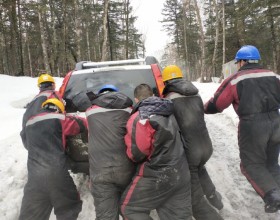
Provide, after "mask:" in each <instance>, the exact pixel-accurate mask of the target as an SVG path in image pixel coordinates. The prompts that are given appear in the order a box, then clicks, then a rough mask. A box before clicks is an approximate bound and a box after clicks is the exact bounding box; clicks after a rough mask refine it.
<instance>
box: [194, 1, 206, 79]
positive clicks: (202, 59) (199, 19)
mask: <svg viewBox="0 0 280 220" xmlns="http://www.w3.org/2000/svg"><path fill="white" fill-rule="evenodd" d="M194 6H195V11H196V16H197V20H198V25H199V32H200V43H201V70H200V71H201V74H200V76H201V82H204V77H205V36H204V31H203V25H202V20H201V16H200V9H199V7H198V4H197V0H194Z"/></svg>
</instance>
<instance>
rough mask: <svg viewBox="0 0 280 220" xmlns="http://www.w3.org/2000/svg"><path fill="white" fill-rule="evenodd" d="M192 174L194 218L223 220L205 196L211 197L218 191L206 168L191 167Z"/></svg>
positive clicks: (199, 219)
mask: <svg viewBox="0 0 280 220" xmlns="http://www.w3.org/2000/svg"><path fill="white" fill-rule="evenodd" d="M190 172H191V195H192V211H193V217H194V218H195V219H196V220H222V219H223V218H222V217H221V216H220V214H219V213H218V212H217V211H216V210H215V208H213V207H212V206H211V205H210V204H209V203H208V201H207V200H206V198H205V196H204V195H207V196H210V195H211V194H212V193H214V192H215V191H216V189H215V186H214V184H213V182H212V180H211V178H210V176H209V175H208V172H207V170H206V168H205V167H204V166H202V167H201V168H197V167H190Z"/></svg>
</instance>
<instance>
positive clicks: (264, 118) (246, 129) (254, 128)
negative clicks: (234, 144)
mask: <svg viewBox="0 0 280 220" xmlns="http://www.w3.org/2000/svg"><path fill="white" fill-rule="evenodd" d="M238 141H239V148H240V159H241V171H242V173H243V174H244V175H245V176H246V178H247V179H248V181H249V182H250V183H251V185H252V186H253V188H254V189H255V191H256V192H257V193H258V194H259V195H260V196H261V197H262V198H263V197H264V196H265V194H266V193H267V192H268V191H270V190H272V189H279V186H280V167H279V164H278V157H279V149H280V115H279V113H278V111H275V112H269V113H262V114H256V115H249V116H246V117H241V119H240V123H239V138H238Z"/></svg>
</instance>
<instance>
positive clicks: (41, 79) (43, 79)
mask: <svg viewBox="0 0 280 220" xmlns="http://www.w3.org/2000/svg"><path fill="white" fill-rule="evenodd" d="M45 82H51V83H55V82H54V78H53V77H52V76H51V75H50V74H47V73H44V74H42V75H41V76H39V78H38V87H40V84H41V83H45Z"/></svg>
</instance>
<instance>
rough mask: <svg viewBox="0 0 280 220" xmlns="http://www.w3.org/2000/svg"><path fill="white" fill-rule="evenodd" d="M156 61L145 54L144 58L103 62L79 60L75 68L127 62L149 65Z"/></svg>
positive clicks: (119, 64) (115, 64)
mask: <svg viewBox="0 0 280 220" xmlns="http://www.w3.org/2000/svg"><path fill="white" fill-rule="evenodd" d="M155 63H158V61H157V59H156V58H155V57H153V56H147V57H146V58H145V59H144V58H143V59H131V60H115V61H103V62H92V61H81V62H78V63H76V67H75V70H83V69H90V68H97V67H108V66H122V65H129V64H132V65H134V64H140V65H151V64H155Z"/></svg>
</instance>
